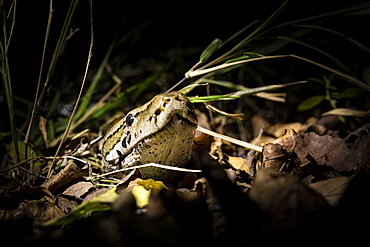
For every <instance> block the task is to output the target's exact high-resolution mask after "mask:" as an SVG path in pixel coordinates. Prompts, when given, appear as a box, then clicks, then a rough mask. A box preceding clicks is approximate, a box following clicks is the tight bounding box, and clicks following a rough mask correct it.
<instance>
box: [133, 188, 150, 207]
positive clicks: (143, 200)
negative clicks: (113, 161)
mask: <svg viewBox="0 0 370 247" xmlns="http://www.w3.org/2000/svg"><path fill="white" fill-rule="evenodd" d="M131 193H132V195H133V196H134V197H135V201H136V206H137V207H138V208H142V207H145V206H146V205H148V203H149V196H150V190H147V189H145V188H144V187H143V186H141V185H137V186H135V187H134V188H133V189H132V192H131Z"/></svg>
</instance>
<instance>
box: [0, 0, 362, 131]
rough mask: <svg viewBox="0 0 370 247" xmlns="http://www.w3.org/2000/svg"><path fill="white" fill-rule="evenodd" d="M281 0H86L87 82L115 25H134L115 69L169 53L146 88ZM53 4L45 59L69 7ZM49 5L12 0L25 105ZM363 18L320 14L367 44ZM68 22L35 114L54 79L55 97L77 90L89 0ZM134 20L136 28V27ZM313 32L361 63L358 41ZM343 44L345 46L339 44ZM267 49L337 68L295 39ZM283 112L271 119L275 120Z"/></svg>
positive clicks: (314, 9) (294, 68)
mask: <svg viewBox="0 0 370 247" xmlns="http://www.w3.org/2000/svg"><path fill="white" fill-rule="evenodd" d="M362 2H364V1H351V3H349V2H345V1H342V2H335V4H324V3H323V1H291V2H290V3H288V5H287V6H286V8H285V9H284V10H283V12H282V13H281V14H280V16H279V17H278V18H277V19H276V20H275V22H276V23H282V22H286V21H292V20H297V19H302V18H305V17H310V16H315V15H318V14H322V13H326V12H331V11H334V10H339V9H341V8H345V7H348V6H352V5H356V4H360V3H362ZM10 3H11V1H5V6H8V7H9V4H10ZM282 3H283V1H266V0H262V1H243V2H240V1H226V2H221V3H216V2H213V3H211V4H206V3H203V2H189V1H186V2H185V1H184V2H177V1H176V2H170V3H160V2H157V1H150V2H141V1H93V25H94V26H93V27H94V47H93V56H92V61H91V65H90V77H89V78H88V81H87V83H89V80H90V79H91V76H92V75H93V74H94V72H95V71H96V69H97V67H98V66H99V65H100V63H101V61H102V59H103V57H104V55H105V53H106V51H107V49H108V47H109V44H110V43H111V42H112V40H113V38H114V36H115V35H116V33H117V32H118V39H119V38H120V37H123V36H125V35H127V34H128V33H130V32H131V31H133V30H135V34H134V35H132V36H130V38H129V39H128V40H126V41H125V42H124V43H123V44H122V45H120V46H119V47H117V48H116V49H115V50H114V52H113V54H112V56H111V58H110V64H112V65H113V66H114V68H113V69H115V70H119V68H120V67H121V66H127V65H130V66H131V67H132V68H133V69H135V68H140V67H141V66H142V65H143V63H144V64H145V66H149V65H148V63H151V65H153V67H155V65H156V64H159V65H163V64H164V63H166V62H168V61H171V62H173V64H172V66H171V68H170V70H171V71H172V73H171V74H170V75H169V77H168V78H169V79H170V80H169V81H168V82H167V84H163V85H158V84H156V85H153V91H152V93H153V94H155V93H159V92H163V91H165V90H166V89H168V88H169V87H170V86H172V85H173V84H175V83H176V82H177V81H178V80H180V79H182V77H183V75H184V73H185V72H186V71H188V70H189V69H190V68H191V67H192V66H193V65H194V64H195V63H196V62H197V61H198V59H199V55H200V53H201V52H202V50H203V49H204V48H205V47H207V45H208V44H210V43H211V42H212V41H213V40H214V39H215V38H220V39H222V40H226V39H227V38H229V37H230V36H231V35H232V34H234V33H235V32H237V31H238V30H240V29H241V28H243V27H245V26H246V25H248V24H250V23H251V22H252V21H254V20H256V19H257V20H261V21H264V20H266V19H267V18H268V17H269V16H270V15H271V14H272V13H273V12H274V11H275V10H276V9H277V8H278V7H279V6H280V5H281V4H282ZM53 4H54V14H53V19H52V25H51V31H50V39H49V43H48V49H47V56H46V61H45V64H46V65H48V64H49V63H48V62H50V60H51V57H52V54H53V51H54V47H55V44H56V42H57V39H58V37H59V32H60V29H61V27H62V25H63V22H64V18H65V15H66V13H67V10H68V7H69V1H60V0H59V1H54V3H53ZM6 9H8V8H6ZM48 12H49V1H37V3H36V2H35V1H18V4H17V12H16V22H15V28H14V33H13V37H12V42H11V45H10V49H9V61H10V68H11V79H12V87H13V93H14V95H15V96H16V97H17V99H22V100H25V101H26V102H28V103H27V104H26V105H28V107H29V106H30V105H31V104H32V103H31V102H33V100H34V97H35V92H36V85H37V80H38V75H39V70H40V63H41V55H42V49H43V44H44V36H45V30H46V25H47V19H48ZM368 21H369V18H368V15H365V16H364V15H362V16H358V17H356V16H348V17H343V16H342V17H341V18H332V19H329V20H327V21H326V22H325V27H327V28H331V29H333V30H335V31H337V32H340V33H343V34H345V35H347V36H349V37H352V38H354V39H357V40H358V41H360V42H362V43H363V44H365V45H367V44H369V36H368V32H367V28H366V26H367V24H366V23H369V22H368ZM10 23H11V17H10V18H9V23H8V29H10ZM72 23H73V26H74V27H77V28H79V29H80V31H78V32H77V33H76V34H75V35H74V36H73V37H72V39H71V41H69V42H68V47H67V50H66V52H65V56H64V58H63V60H62V61H61V65H60V69H59V70H58V71H57V73H56V74H55V78H54V82H53V84H52V86H51V87H50V89H49V94H48V95H47V96H46V98H45V102H44V105H43V106H44V107H45V108H41V109H40V112H41V114H42V110H43V109H47V107H48V101H49V100H50V98H52V97H53V92H55V90H63V88H61V87H60V85H62V83H61V81H62V80H67V81H69V82H70V84H72V86H69V88H68V92H67V93H65V94H63V95H64V96H63V97H65V98H62V101H63V100H64V101H66V102H69V101H72V100H73V99H76V97H77V94H78V89H79V87H80V83H81V81H82V75H83V72H84V69H85V66H86V61H87V55H88V49H89V43H90V15H89V5H88V1H81V3H80V5H79V9H78V12H77V14H76V16H75V19H74V21H73V22H72ZM308 24H313V23H308ZM141 25H142V28H141V29H139V30H138V29H136V28H137V27H139V26H141ZM257 26H258V25H257ZM257 26H254V27H252V28H251V29H250V31H247V32H246V33H245V34H243V35H241V36H240V37H238V38H237V39H236V40H235V41H233V42H231V44H230V45H235V44H237V43H238V42H239V41H240V40H241V39H242V38H244V37H246V35H247V34H249V33H250V32H252V31H253V30H254V29H255V28H256V27H257ZM280 31H281V30H280ZM285 31H286V32H289V30H288V29H286V30H283V32H285ZM316 34H317V35H316V36H315V38H317V39H322V40H324V41H325V42H326V45H327V47H326V48H327V49H329V51H330V52H332V53H334V54H335V47H336V46H341V47H342V48H341V51H340V52H338V54H337V55H338V56H340V59H342V60H341V61H345V62H346V63H348V64H349V65H351V66H352V68H355V66H357V67H356V68H357V69H358V68H363V67H364V66H367V65H368V62H367V61H368V56H369V54H364V53H363V52H362V51H360V50H359V49H358V48H356V47H354V46H352V45H349V44H348V43H346V42H347V41H345V40H341V39H339V38H338V37H337V36H332V35H328V34H327V33H320V32H317V31H316ZM276 35H279V33H276ZM325 42H324V43H325ZM230 47H231V46H230ZM343 47H345V48H344V49H343ZM252 50H253V49H252ZM343 50H344V52H343ZM224 51H227V50H224ZM274 54H297V55H300V56H303V57H306V58H309V59H313V60H315V61H318V62H321V63H323V64H325V65H327V66H332V67H333V68H335V69H339V70H340V68H338V67H337V66H336V65H335V64H334V63H333V62H332V61H329V60H328V59H327V58H325V57H323V56H322V55H320V54H319V53H315V52H313V51H312V50H309V49H306V48H302V46H298V45H295V44H292V45H288V46H285V47H283V48H282V49H279V50H277V51H274V52H272V53H271V54H266V55H274ZM143 61H144V62H143ZM259 65H261V64H258V63H257V65H256V66H259ZM45 68H46V69H45V70H44V71H45V73H46V71H47V66H46V67H45ZM259 69H260V70H259V71H262V72H261V73H260V74H258V76H259V77H260V78H261V81H263V83H264V85H270V84H279V83H286V82H291V81H300V80H307V79H308V78H309V77H317V78H322V76H323V75H329V74H330V73H328V72H326V71H323V70H322V69H320V68H318V67H315V66H312V65H309V64H306V63H304V62H301V61H297V60H294V59H280V60H274V61H273V60H271V61H265V62H264V63H263V64H262V65H261V68H259ZM153 70H155V68H154V69H153ZM358 71H361V70H358ZM148 73H150V70H145V71H144V72H143V73H141V74H140V73H138V74H136V75H135V73H133V76H130V80H126V81H125V85H124V87H128V86H129V85H132V84H134V83H136V82H137V81H139V80H140V79H141V78H145V76H148ZM353 73H355V74H356V73H357V72H356V69H354V70H353ZM358 73H360V72H358ZM44 79H45V74H44V77H43V80H44ZM250 83H251V84H250V85H246V86H249V87H253V86H261V85H260V84H261V83H255V82H253V81H252V80H251V81H250ZM337 83H338V85H342V86H343V87H344V88H345V87H350V86H353V85H352V84H350V83H348V82H345V81H343V80H339V81H338V82H337ZM101 84H102V85H100V87H99V88H100V89H99V90H101V91H102V94H103V93H105V92H106V90H108V89H109V88H110V87H111V86H112V85H113V84H114V83H113V82H112V81H111V80H110V82H109V80H108V81H104V80H103V81H102V82H101ZM63 85H65V84H63ZM87 86H88V84H87ZM87 86H86V87H87ZM307 89H310V90H311V91H310V92H311V94H312V95H315V94H317V93H318V92H317V91H315V89H314V88H313V87H312V86H311V85H307V86H301V87H299V88H297V87H296V90H295V91H294V92H293V93H292V94H293V98H295V99H292V100H293V102H288V103H290V104H295V105H294V107H292V109H293V108H295V107H296V104H297V103H299V102H300V101H302V100H303V99H304V98H307V97H308V95H310V92H309V91H307ZM2 90H3V84H1V95H2V96H4V94H3V91H2ZM320 90H321V89H320ZM288 93H289V92H288ZM99 96H100V95H99V94H98V95H97V96H96V97H97V99H98V98H99ZM24 105H25V102H20V101H19V100H15V109H16V110H19V111H23V112H22V113H21V115H22V117H19V116H18V118H17V123H16V124H17V127H20V126H21V125H24V122H23V121H24V119H25V118H26V115H27V114H29V108H27V109H25V107H24ZM288 108H289V107H288ZM0 110H1V112H2V115H3V119H7V116H8V113H7V106H6V101H5V99H4V98H2V101H1V102H0ZM310 114H311V113H310ZM286 115H287V114H285V117H283V118H284V120H289V121H296V120H300V121H303V120H304V118H305V117H306V116H302V117H301V119H295V115H293V116H289V117H287V116H286ZM283 118H277V119H275V120H276V121H282V120H283ZM2 122H3V121H2ZM6 122H7V121H5V122H3V123H2V124H1V125H0V126H1V128H2V129H3V130H4V131H8V130H9V125H8V124H7V123H6Z"/></svg>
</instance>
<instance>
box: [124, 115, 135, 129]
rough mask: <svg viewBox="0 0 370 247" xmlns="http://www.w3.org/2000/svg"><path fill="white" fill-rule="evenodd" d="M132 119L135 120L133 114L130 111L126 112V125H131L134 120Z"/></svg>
mask: <svg viewBox="0 0 370 247" xmlns="http://www.w3.org/2000/svg"><path fill="white" fill-rule="evenodd" d="M134 120H135V117H134V115H132V114H131V113H130V114H128V115H127V116H126V124H127V126H131V125H132V123H133V122H134Z"/></svg>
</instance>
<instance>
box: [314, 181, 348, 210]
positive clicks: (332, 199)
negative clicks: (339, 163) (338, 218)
mask: <svg viewBox="0 0 370 247" xmlns="http://www.w3.org/2000/svg"><path fill="white" fill-rule="evenodd" d="M350 182H351V178H349V177H336V178H330V179H326V180H323V181H318V182H316V183H312V184H310V185H309V187H311V188H312V189H314V190H315V191H317V192H319V193H320V194H321V195H322V196H323V197H324V198H325V200H326V201H327V202H328V203H329V204H330V205H331V206H336V205H337V204H338V202H339V200H340V199H341V198H342V195H343V193H344V191H345V190H346V189H347V186H348V184H349V183H350Z"/></svg>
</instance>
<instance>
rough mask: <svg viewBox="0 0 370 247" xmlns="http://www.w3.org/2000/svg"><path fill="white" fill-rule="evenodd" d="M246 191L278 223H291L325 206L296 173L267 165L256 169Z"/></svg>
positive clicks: (319, 197)
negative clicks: (270, 167) (251, 184)
mask: <svg viewBox="0 0 370 247" xmlns="http://www.w3.org/2000/svg"><path fill="white" fill-rule="evenodd" d="M248 195H249V197H250V198H251V199H252V200H253V201H254V202H255V203H257V204H258V206H259V207H260V208H261V209H262V210H264V211H266V212H267V213H268V214H269V215H270V217H271V218H272V219H274V220H275V221H276V223H277V224H278V225H279V226H281V227H292V226H295V225H296V224H297V223H298V221H299V220H300V219H302V218H303V217H305V216H307V215H311V214H312V213H315V212H318V211H320V210H323V209H326V208H328V207H329V205H328V203H327V202H326V201H325V200H324V199H323V198H322V196H321V195H320V194H318V193H317V192H315V191H314V190H312V189H311V188H309V187H308V186H306V185H304V184H303V183H302V182H301V181H300V178H299V177H297V176H292V175H290V174H289V173H286V172H278V171H276V170H274V169H268V168H261V169H259V171H258V173H257V175H256V178H255V180H254V183H253V186H252V188H251V189H250V190H249V192H248Z"/></svg>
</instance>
